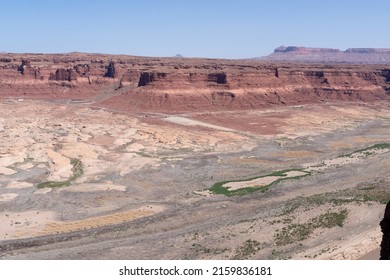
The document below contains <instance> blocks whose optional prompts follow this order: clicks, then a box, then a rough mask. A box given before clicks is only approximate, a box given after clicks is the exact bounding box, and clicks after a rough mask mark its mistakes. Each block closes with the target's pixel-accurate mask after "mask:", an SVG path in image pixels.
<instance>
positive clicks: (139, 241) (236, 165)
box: [0, 100, 390, 259]
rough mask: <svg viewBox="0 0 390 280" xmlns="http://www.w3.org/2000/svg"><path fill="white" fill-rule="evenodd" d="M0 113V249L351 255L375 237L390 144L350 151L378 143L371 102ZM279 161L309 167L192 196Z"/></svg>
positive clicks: (381, 138) (42, 255)
mask: <svg viewBox="0 0 390 280" xmlns="http://www.w3.org/2000/svg"><path fill="white" fill-rule="evenodd" d="M0 112H1V113H0V133H1V135H2V137H1V140H0V225H1V226H0V255H1V258H3V259H288V258H291V259H357V258H359V257H361V256H362V255H364V254H365V253H367V252H369V251H371V250H374V249H376V248H377V247H378V246H379V242H380V238H381V234H380V228H379V221H380V220H381V218H382V216H383V211H384V205H383V204H381V203H380V202H381V199H382V200H385V199H387V195H388V193H389V192H390V178H389V175H388V174H389V172H388V171H389V168H390V160H389V155H390V152H389V150H388V149H380V150H375V151H369V152H366V153H365V154H356V153H355V154H353V153H354V152H356V151H358V150H361V149H365V148H367V147H370V146H373V145H375V144H380V143H390V111H389V108H388V107H384V106H383V105H382V107H381V106H380V105H372V106H368V105H362V104H344V105H343V106H338V105H336V104H327V105H305V106H292V107H287V106H286V107H283V108H277V109H270V110H252V111H239V112H233V111H232V112H218V113H213V112H209V113H204V112H203V113H199V114H196V113H192V114H180V115H162V114H155V115H154V114H148V115H145V114H130V113H125V112H123V113H121V112H112V111H109V110H105V109H104V108H97V107H89V104H82V103H80V104H66V103H57V104H54V103H49V102H46V103H43V102H42V103H40V102H38V101H34V102H33V101H28V100H25V101H23V102H8V103H4V102H3V103H0ZM350 154H353V156H346V157H343V155H350ZM75 159H76V160H78V161H80V162H81V163H82V169H81V170H82V172H81V171H80V170H79V171H80V173H81V174H78V176H74V175H75V172H76V171H75V169H74V164H72V162H73V163H74V160H75ZM291 169H295V170H307V171H310V172H311V174H310V176H305V177H303V178H299V179H291V180H283V181H280V182H278V183H276V184H273V185H272V186H271V187H270V188H269V189H268V190H267V191H265V192H260V191H259V192H251V193H248V194H245V195H236V196H225V195H216V194H210V193H208V195H203V194H204V193H202V191H206V192H207V190H208V189H209V188H211V186H212V185H213V184H215V183H217V182H224V181H225V182H228V181H241V182H240V184H243V185H244V186H245V187H247V186H248V184H250V183H248V182H251V181H245V180H248V179H250V178H254V177H261V176H265V175H267V174H272V173H273V172H276V171H280V170H291ZM290 172H292V171H290ZM294 172H298V173H299V171H294ZM298 173H294V174H290V175H291V176H292V177H294V176H298V175H302V174H301V173H299V174H298ZM265 178H266V179H265ZM267 179H270V177H268V178H267V177H263V178H262V179H260V178H259V179H258V181H256V184H263V183H264V182H265V181H264V180H267ZM272 179H275V178H272ZM276 179H277V178H276ZM49 181H50V182H55V183H56V182H68V183H69V184H68V185H67V186H60V187H57V186H56V185H55V184H54V187H52V188H48V187H42V183H45V182H49ZM271 181H272V180H271ZM272 182H274V181H272ZM272 182H271V183H272ZM268 183H269V182H268ZM231 184H233V185H232V186H231V187H237V186H238V185H239V184H238V183H236V184H234V183H231ZM40 186H41V187H40ZM388 197H389V198H390V196H388ZM345 213H346V214H345ZM344 214H345V215H344ZM340 221H341V222H340ZM333 222H334V224H333ZM340 223H341V224H340Z"/></svg>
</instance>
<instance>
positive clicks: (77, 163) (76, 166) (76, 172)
mask: <svg viewBox="0 0 390 280" xmlns="http://www.w3.org/2000/svg"><path fill="white" fill-rule="evenodd" d="M70 164H72V165H73V167H72V172H73V174H72V176H70V177H69V179H68V180H65V181H47V182H43V183H39V184H38V186H37V187H38V188H40V189H41V188H61V187H67V186H70V184H71V183H72V181H74V180H76V179H77V178H79V177H80V176H81V175H83V173H84V166H83V163H82V162H81V160H79V159H76V158H72V159H70Z"/></svg>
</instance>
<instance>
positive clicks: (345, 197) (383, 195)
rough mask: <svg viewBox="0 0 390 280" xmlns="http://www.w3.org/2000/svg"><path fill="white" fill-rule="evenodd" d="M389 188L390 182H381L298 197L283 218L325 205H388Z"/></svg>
mask: <svg viewBox="0 0 390 280" xmlns="http://www.w3.org/2000/svg"><path fill="white" fill-rule="evenodd" d="M388 186H389V182H386V181H384V180H380V181H376V182H373V183H361V184H359V185H358V186H356V187H354V188H349V189H345V190H339V191H334V192H328V193H322V194H316V195H312V196H309V197H297V198H295V199H293V200H291V201H289V202H288V203H286V205H285V206H284V209H283V210H282V213H281V216H283V215H289V214H292V213H293V212H295V210H297V209H298V208H304V209H305V210H310V209H312V208H313V207H318V206H321V205H325V204H331V205H333V206H340V205H345V204H348V203H369V202H376V203H380V204H386V203H387V202H389V201H390V188H389V187H388Z"/></svg>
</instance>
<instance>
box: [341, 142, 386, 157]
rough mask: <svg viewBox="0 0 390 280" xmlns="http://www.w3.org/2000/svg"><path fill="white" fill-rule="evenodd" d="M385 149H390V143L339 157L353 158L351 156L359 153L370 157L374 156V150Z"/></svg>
mask: <svg viewBox="0 0 390 280" xmlns="http://www.w3.org/2000/svg"><path fill="white" fill-rule="evenodd" d="M383 149H390V143H379V144H375V145H373V146H370V147H367V148H363V149H360V150H357V151H354V152H352V153H350V154H345V155H340V156H338V158H340V157H351V156H353V155H354V154H357V153H363V154H365V155H366V156H370V155H372V151H374V150H383Z"/></svg>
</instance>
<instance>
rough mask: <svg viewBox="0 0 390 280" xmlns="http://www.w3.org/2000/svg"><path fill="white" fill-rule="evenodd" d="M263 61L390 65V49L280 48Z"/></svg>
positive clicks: (262, 58)
mask: <svg viewBox="0 0 390 280" xmlns="http://www.w3.org/2000/svg"><path fill="white" fill-rule="evenodd" d="M259 59H261V60H267V61H279V62H313V63H349V64H390V48H349V49H347V50H345V51H341V50H339V49H332V48H307V47H297V46H288V47H285V46H280V47H278V48H276V49H275V50H274V52H273V53H272V54H270V55H268V56H264V57H260V58H259Z"/></svg>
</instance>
